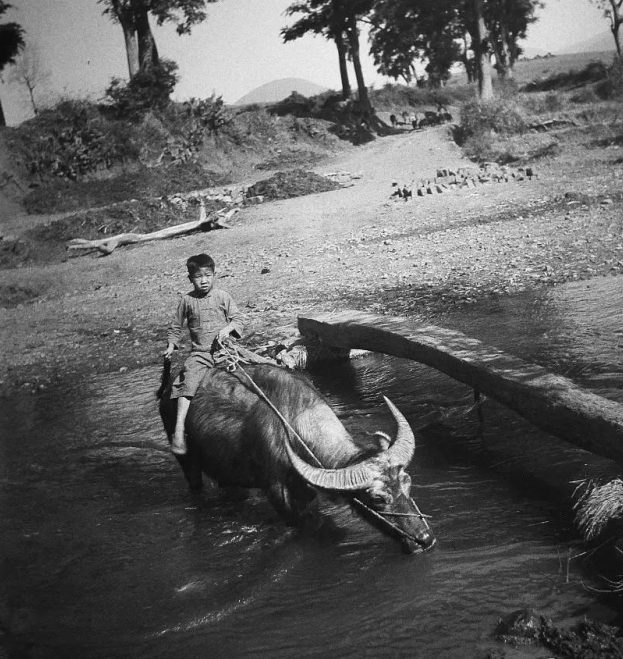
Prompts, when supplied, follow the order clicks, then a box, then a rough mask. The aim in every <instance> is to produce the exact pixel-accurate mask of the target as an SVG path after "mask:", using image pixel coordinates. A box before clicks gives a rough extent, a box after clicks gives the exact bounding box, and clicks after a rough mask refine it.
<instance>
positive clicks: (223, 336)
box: [216, 325, 231, 345]
mask: <svg viewBox="0 0 623 659" xmlns="http://www.w3.org/2000/svg"><path fill="white" fill-rule="evenodd" d="M230 333H231V328H230V327H229V325H225V327H223V329H222V330H219V333H218V334H217V335H216V340H217V341H218V342H219V343H220V344H221V345H223V342H224V341H227V339H229V335H230Z"/></svg>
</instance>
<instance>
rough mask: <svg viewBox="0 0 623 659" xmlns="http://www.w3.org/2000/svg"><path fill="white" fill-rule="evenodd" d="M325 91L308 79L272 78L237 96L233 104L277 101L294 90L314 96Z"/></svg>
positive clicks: (324, 88)
mask: <svg viewBox="0 0 623 659" xmlns="http://www.w3.org/2000/svg"><path fill="white" fill-rule="evenodd" d="M325 91H327V88H326V87H322V86H321V85H317V84H316V83H315V82H311V81H310V80H304V79H303V78H281V79H280V80H273V81H271V82H267V83H266V84H264V85H260V86H259V87H256V88H255V89H253V90H252V91H250V92H249V93H248V94H245V95H244V96H243V97H242V98H239V99H238V100H237V101H236V102H235V103H234V105H249V104H250V103H277V102H278V101H282V100H283V99H284V98H287V97H288V96H290V94H291V93H292V92H296V93H297V94H301V95H302V96H316V95H317V94H322V92H325Z"/></svg>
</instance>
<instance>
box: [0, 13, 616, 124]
mask: <svg viewBox="0 0 623 659" xmlns="http://www.w3.org/2000/svg"><path fill="white" fill-rule="evenodd" d="M293 1H294V0H221V2H218V3H216V4H211V5H208V14H209V16H208V19H207V21H206V22H205V23H204V24H202V25H199V26H197V27H195V28H194V29H193V32H192V35H191V36H187V37H179V36H177V34H176V33H175V30H174V28H173V27H171V26H164V27H162V28H157V27H156V28H154V32H155V35H156V40H157V43H158V49H159V51H160V54H161V55H162V56H163V57H166V58H169V59H173V60H175V61H176V62H177V63H178V65H179V74H180V76H181V80H180V83H179V84H178V85H177V87H176V90H175V94H174V96H175V97H176V98H178V99H184V98H189V97H191V96H196V97H200V98H204V97H206V96H209V95H210V94H211V93H212V92H213V91H215V92H216V93H217V95H221V96H223V98H224V100H225V101H226V102H227V103H234V102H236V101H237V100H238V99H239V98H240V97H242V96H244V95H245V94H246V93H247V92H249V91H251V90H252V89H254V88H255V87H258V86H259V85H262V84H264V83H266V82H270V81H271V80H275V79H279V78H289V77H296V78H306V79H307V80H311V81H312V82H315V83H317V84H320V85H324V86H326V87H330V88H333V89H338V88H339V87H340V81H339V71H338V66H337V56H336V50H335V47H334V46H331V45H330V44H329V43H328V42H326V41H325V40H323V39H322V38H319V37H304V38H303V39H299V40H297V41H295V42H292V43H289V44H285V45H284V44H283V43H282V42H281V38H280V36H279V31H280V29H281V28H282V27H283V26H284V25H286V24H288V22H292V19H286V17H285V16H284V10H285V9H286V7H288V5H290V4H292V3H293ZM10 2H11V3H12V5H13V9H12V10H10V12H7V14H5V15H4V16H3V19H2V20H3V21H5V20H14V21H16V22H18V23H20V24H21V25H22V26H23V27H24V29H25V30H26V32H27V38H28V39H30V40H32V41H33V42H34V43H35V44H36V45H37V47H38V49H39V51H40V52H41V53H42V54H43V56H44V58H45V61H46V66H47V68H48V69H49V70H50V72H51V74H52V76H51V78H50V81H49V84H48V88H49V93H50V94H51V95H52V96H53V98H58V96H59V95H62V94H64V95H67V96H77V95H82V96H85V95H90V96H91V97H93V98H100V97H101V96H102V95H103V91H104V89H105V88H106V87H107V86H108V84H109V82H110V79H111V78H112V77H113V76H117V77H126V76H127V62H126V57H125V48H124V43H123V34H122V31H121V28H120V27H119V26H118V25H115V24H113V23H112V22H111V21H110V19H109V18H108V17H106V16H102V5H100V4H98V3H97V1H96V0H10ZM539 16H540V20H539V22H538V23H536V24H535V25H533V26H532V27H531V28H530V33H529V38H528V40H527V42H526V44H525V46H528V47H530V48H540V49H543V50H545V51H552V52H556V51H559V50H562V49H564V48H565V47H566V46H568V45H571V44H573V43H577V42H580V41H583V40H585V39H588V38H590V37H592V36H594V35H596V34H599V33H601V32H604V31H605V30H607V29H608V23H607V21H606V20H605V19H604V18H603V17H602V15H601V13H600V12H599V11H598V10H597V9H596V8H595V7H594V6H593V5H591V3H590V1H589V0H546V7H545V9H543V10H540V12H539ZM362 46H364V50H365V46H366V44H365V43H363V44H362ZM6 71H7V70H6V69H5V78H6ZM364 71H365V74H366V82H367V83H368V84H372V83H375V84H377V85H378V84H382V83H383V82H384V80H383V79H382V78H380V77H379V76H378V75H377V74H376V73H375V72H374V69H373V67H372V64H371V62H370V61H366V62H365V69H364ZM353 77H354V76H353ZM0 98H2V102H3V106H4V111H5V115H6V118H7V122H8V123H9V124H15V123H19V122H20V121H22V120H23V119H25V118H26V117H27V116H28V105H27V104H26V103H25V102H24V99H23V98H22V97H20V96H19V94H18V93H17V92H16V90H15V89H13V88H12V86H11V85H7V84H2V85H0Z"/></svg>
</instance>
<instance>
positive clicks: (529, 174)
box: [391, 162, 537, 201]
mask: <svg viewBox="0 0 623 659" xmlns="http://www.w3.org/2000/svg"><path fill="white" fill-rule="evenodd" d="M536 177H537V174H536V173H535V172H534V170H533V169H532V167H519V168H517V169H514V168H512V167H509V166H507V165H498V164H497V163H490V162H486V163H483V164H481V165H480V167H459V168H458V169H454V168H450V167H445V168H443V169H438V170H437V174H436V176H435V178H433V179H418V180H417V181H414V182H413V185H403V186H398V184H397V183H396V182H394V183H393V184H392V185H393V187H394V191H393V193H392V195H391V196H392V197H398V198H401V199H403V200H404V201H408V200H409V199H412V198H413V197H414V196H417V197H424V196H426V195H429V194H441V193H442V192H446V191H447V190H460V189H463V188H475V187H477V186H478V185H484V184H485V183H508V182H509V181H525V180H529V181H531V180H532V179H533V178H536Z"/></svg>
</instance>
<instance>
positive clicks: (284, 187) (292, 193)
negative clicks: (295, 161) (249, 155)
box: [247, 169, 342, 199]
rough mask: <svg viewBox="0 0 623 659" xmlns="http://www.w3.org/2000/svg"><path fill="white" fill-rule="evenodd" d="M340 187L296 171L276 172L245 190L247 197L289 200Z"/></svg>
mask: <svg viewBox="0 0 623 659" xmlns="http://www.w3.org/2000/svg"><path fill="white" fill-rule="evenodd" d="M341 187H342V186H341V185H340V184H339V183H336V182H335V181H332V180H331V179H329V178H327V177H326V176H320V174H316V173H314V172H306V171H305V170H303V169H296V170H292V171H290V172H277V173H276V174H275V175H274V176H272V177H271V178H269V179H266V180H264V181H258V182H257V183H256V184H255V185H252V186H251V187H250V188H248V190H247V196H249V197H255V196H262V197H264V199H289V198H291V197H301V196H303V195H306V194H315V193H316V192H328V191H330V190H339V189H340V188H341Z"/></svg>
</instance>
